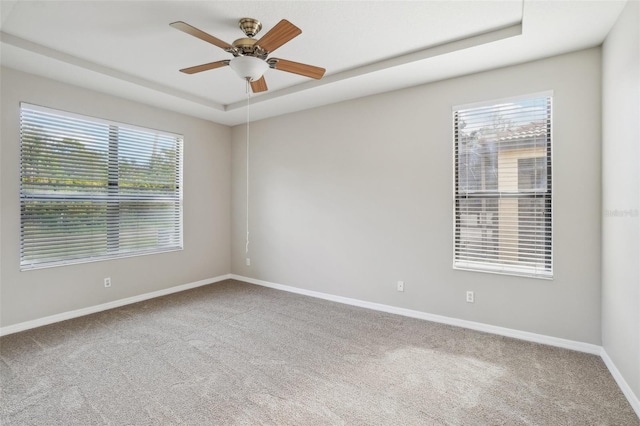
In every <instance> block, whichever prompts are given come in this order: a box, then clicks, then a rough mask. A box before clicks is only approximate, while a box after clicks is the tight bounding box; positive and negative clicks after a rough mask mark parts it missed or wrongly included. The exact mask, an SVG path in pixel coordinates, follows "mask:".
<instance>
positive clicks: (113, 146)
mask: <svg viewBox="0 0 640 426" xmlns="http://www.w3.org/2000/svg"><path fill="white" fill-rule="evenodd" d="M23 109H28V110H30V111H36V112H42V113H46V114H53V115H56V116H60V117H64V118H68V119H71V120H73V119H77V120H84V121H87V122H90V123H91V124H92V125H103V126H108V134H109V136H108V147H107V165H106V170H105V172H106V174H107V190H106V192H103V193H102V194H99V195H97V196H96V195H95V194H92V193H84V194H83V195H80V196H78V198H77V200H80V201H85V202H100V201H103V202H104V203H105V209H106V210H108V209H109V208H110V207H113V205H114V204H115V203H117V204H118V206H120V205H121V203H126V202H134V203H142V204H144V203H149V204H150V203H154V202H158V201H159V200H161V199H162V200H167V199H169V200H172V201H171V202H173V203H175V204H176V206H177V208H176V209H174V211H175V213H174V215H173V220H172V222H173V223H174V224H176V225H177V227H176V229H177V230H178V232H177V236H176V237H177V240H175V241H176V242H175V244H173V245H172V246H170V247H159V246H158V245H156V246H153V247H149V248H137V249H136V250H129V251H119V250H114V242H113V239H114V234H113V231H109V229H113V226H114V223H113V219H114V216H113V215H111V216H110V215H109V214H108V213H106V212H105V216H104V220H105V223H106V226H107V228H106V229H107V231H106V232H107V234H106V237H105V238H106V241H107V242H106V244H105V247H104V249H103V250H102V251H100V253H99V254H94V253H91V254H87V255H86V256H84V257H71V258H66V259H59V260H54V261H46V260H45V261H41V262H37V261H31V262H25V261H24V259H23V247H24V244H25V240H24V238H25V233H24V218H23V213H22V212H23V208H24V205H25V203H26V202H28V201H45V202H46V201H50V202H59V201H63V202H64V201H66V200H71V199H75V198H74V197H69V196H68V195H65V194H60V195H51V194H48V195H37V194H36V195H34V194H28V193H27V192H28V191H24V190H23V179H24V178H23V134H22V133H23ZM19 116H20V125H19V129H20V137H19V143H20V150H19V151H20V152H19V155H20V158H19V194H18V197H19V205H20V210H21V212H20V253H19V259H20V271H22V272H24V271H30V270H37V269H44V268H54V267H60V266H67V265H74V264H82V263H90V262H101V261H108V260H114V259H121V258H128V257H137V256H147V255H153V254H161V253H168V252H176V251H182V250H184V178H183V174H184V136H183V135H181V134H177V133H173V132H168V131H164V130H158V129H153V128H149V127H143V126H138V125H133V124H128V123H122V122H118V121H114V120H108V119H103V118H98V117H93V116H89V115H84V114H78V113H74V112H69V111H65V110H60V109H56V108H50V107H44V106H40V105H35V104H32V103H28V102H20V105H19ZM122 130H124V131H125V133H126V132H127V131H129V132H145V133H147V134H150V135H154V136H155V137H156V138H157V137H158V136H161V137H166V138H170V139H173V140H174V145H173V146H175V148H176V151H177V155H176V158H175V163H174V166H172V168H173V169H174V170H176V173H175V181H174V182H175V188H176V195H175V197H166V195H155V196H151V197H149V196H147V197H145V198H143V197H141V196H140V195H139V194H138V195H123V194H119V193H117V192H116V191H117V190H116V191H114V190H113V189H114V187H115V188H117V187H118V186H119V185H120V182H121V179H120V178H118V177H117V176H116V179H114V177H113V173H114V161H115V162H116V163H115V173H116V174H117V173H118V161H119V154H118V150H119V149H120V148H119V145H121V146H122V147H123V149H125V150H126V148H127V145H126V144H124V143H123V142H120V141H121V140H122V139H121V138H119V136H118V133H119V132H120V131H122ZM114 150H115V151H114ZM114 153H115V155H114ZM80 164H82V163H80ZM138 182H145V181H138ZM54 187H55V186H54ZM111 198H113V199H111ZM150 205H151V204H150ZM118 209H120V207H118ZM123 218H124V217H123V216H121V215H120V214H118V215H117V217H116V218H115V219H116V222H117V224H116V225H115V226H116V227H117V228H118V232H117V234H115V237H116V239H117V240H118V243H117V244H116V248H117V245H118V244H119V243H120V241H121V238H120V237H121V236H122V234H121V233H120V225H121V224H122V223H123V220H124V219H123Z"/></svg>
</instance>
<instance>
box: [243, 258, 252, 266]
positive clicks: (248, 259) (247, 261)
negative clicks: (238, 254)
mask: <svg viewBox="0 0 640 426" xmlns="http://www.w3.org/2000/svg"><path fill="white" fill-rule="evenodd" d="M244 263H245V265H247V266H251V258H249V257H247V258H246V259H245V260H244Z"/></svg>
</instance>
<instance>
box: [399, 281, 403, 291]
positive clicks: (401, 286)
mask: <svg viewBox="0 0 640 426" xmlns="http://www.w3.org/2000/svg"><path fill="white" fill-rule="evenodd" d="M398 291H404V281H398Z"/></svg>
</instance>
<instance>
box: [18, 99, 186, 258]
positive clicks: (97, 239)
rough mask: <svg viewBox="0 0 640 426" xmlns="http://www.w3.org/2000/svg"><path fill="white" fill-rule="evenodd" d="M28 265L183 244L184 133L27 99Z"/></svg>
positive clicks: (24, 240) (24, 243) (24, 251)
mask: <svg viewBox="0 0 640 426" xmlns="http://www.w3.org/2000/svg"><path fill="white" fill-rule="evenodd" d="M20 129H21V168H20V170H21V186H20V201H21V203H20V206H21V268H22V269H30V268H34V267H41V266H51V265H57V264H66V263H73V262H82V261H89V260H98V259H104V258H113V257H121V256H128V255H134V254H146V253H153V252H160V251H168V250H179V249H181V248H182V185H181V181H182V180H181V176H182V168H181V167H182V137H181V136H178V135H171V134H167V133H163V132H158V131H155V130H150V129H141V128H135V127H133V126H127V125H122V124H118V123H112V122H107V121H104V120H99V119H93V118H88V117H83V116H78V115H75V114H68V113H64V112H60V111H55V110H50V109H47V108H42V107H36V106H32V105H27V104H22V105H21V127H20Z"/></svg>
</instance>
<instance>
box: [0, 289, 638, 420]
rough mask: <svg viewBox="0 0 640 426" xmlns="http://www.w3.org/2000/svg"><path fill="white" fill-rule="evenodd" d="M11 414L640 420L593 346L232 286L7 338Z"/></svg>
mask: <svg viewBox="0 0 640 426" xmlns="http://www.w3.org/2000/svg"><path fill="white" fill-rule="evenodd" d="M0 379H1V382H0V383H1V395H0V396H1V398H2V399H1V402H0V404H1V405H0V424H2V425H57V424H59V425H93V424H111V425H152V424H189V425H199V424H201V425H233V424H238V425H403V426H405V425H616V426H618V425H640V420H639V419H638V417H637V416H636V415H635V413H634V412H633V410H632V408H631V406H630V405H629V403H628V401H627V400H626V399H625V397H624V395H623V394H622V392H621V391H620V389H619V388H618V386H617V385H616V383H615V381H614V380H613V378H612V376H611V374H610V373H609V371H608V370H607V368H606V366H605V365H604V363H603V362H602V360H601V359H600V358H599V357H598V356H595V355H588V354H584V353H579V352H574V351H570V350H564V349H559V348H555V347H550V346H545V345H539V344H535V343H529V342H525V341H520V340H515V339H510V338H506V337H501V336H495V335H491V334H486V333H481V332H477V331H472V330H467V329H464V328H458V327H453V326H447V325H442V324H436V323H431V322H427V321H422V320H417V319H412V318H405V317H401V316H397V315H392V314H386V313H381V312H377V311H371V310H367V309H362V308H357V307H353V306H347V305H342V304H338V303H333V302H329V301H324V300H320V299H314V298H310V297H305V296H300V295H295V294H290V293H286V292H282V291H277V290H272V289H268V288H263V287H258V286H254V285H250V284H246V283H242V282H238V281H232V280H229V281H225V282H222V283H217V284H213V285H209V286H204V287H200V288H197V289H194V290H189V291H185V292H182V293H177V294H173V295H170V296H165V297H161V298H157V299H153V300H149V301H145V302H140V303H137V304H134V305H128V306H124V307H121V308H118V309H113V310H109V311H105V312H100V313H97V314H93V315H89V316H86V317H82V318H77V319H73V320H69V321H64V322H61V323H56V324H53V325H49V326H45V327H40V328H37V329H33V330H29V331H25V332H21V333H16V334H12V335H8V336H5V337H2V338H1V339H0Z"/></svg>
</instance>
